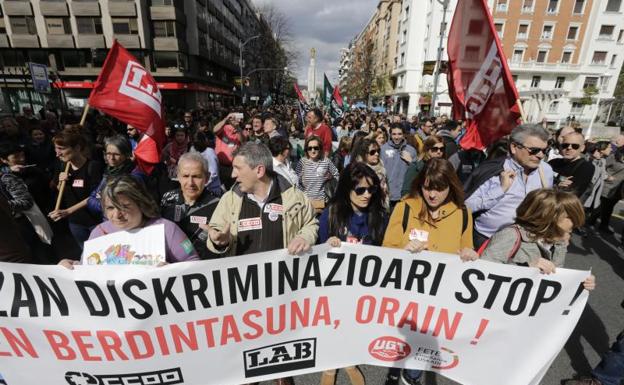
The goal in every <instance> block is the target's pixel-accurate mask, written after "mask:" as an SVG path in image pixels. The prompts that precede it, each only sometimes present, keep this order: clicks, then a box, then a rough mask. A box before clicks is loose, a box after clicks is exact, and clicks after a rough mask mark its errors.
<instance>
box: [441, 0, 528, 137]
mask: <svg viewBox="0 0 624 385" xmlns="http://www.w3.org/2000/svg"><path fill="white" fill-rule="evenodd" d="M448 56H449V71H448V83H449V95H450V96H451V100H452V101H453V116H454V118H455V119H466V120H467V131H466V135H464V137H463V138H462V141H461V146H462V147H463V148H465V149H469V148H477V149H483V148H484V147H486V146H487V145H489V144H491V143H492V142H494V141H496V140H497V139H499V138H500V137H502V136H504V135H507V134H509V133H510V132H511V130H512V129H513V128H514V127H515V126H516V125H517V124H518V119H519V118H520V110H519V108H518V106H517V104H516V101H517V100H518V91H517V90H516V87H515V85H514V82H513V79H512V77H511V72H510V71H509V67H508V65H507V59H506V58H505V54H504V53H503V49H502V47H501V43H500V40H499V39H498V34H497V32H496V30H495V28H494V22H493V20H492V15H491V14H490V11H489V9H488V6H487V2H486V0H462V1H458V2H457V8H456V9H455V15H454V16H453V22H452V23H451V28H450V31H449V38H448Z"/></svg>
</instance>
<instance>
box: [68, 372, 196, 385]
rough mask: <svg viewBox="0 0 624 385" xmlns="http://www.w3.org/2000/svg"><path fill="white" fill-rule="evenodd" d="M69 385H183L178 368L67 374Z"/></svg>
mask: <svg viewBox="0 0 624 385" xmlns="http://www.w3.org/2000/svg"><path fill="white" fill-rule="evenodd" d="M65 380H66V381H67V383H68V384H69V385H128V384H132V385H175V384H182V383H184V379H183V378H182V371H181V370H180V368H173V369H165V370H158V371H154V372H144V373H128V374H89V373H83V372H67V373H65Z"/></svg>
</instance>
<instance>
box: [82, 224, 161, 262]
mask: <svg viewBox="0 0 624 385" xmlns="http://www.w3.org/2000/svg"><path fill="white" fill-rule="evenodd" d="M163 262H165V225H164V224H160V225H153V226H148V227H142V228H140V229H136V230H129V231H118V232H115V233H111V234H107V235H103V236H101V237H97V238H94V239H91V240H88V241H86V242H85V243H84V249H83V251H82V264H83V265H150V266H152V265H153V266H155V265H158V264H159V263H163Z"/></svg>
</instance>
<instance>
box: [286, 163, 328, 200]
mask: <svg viewBox="0 0 624 385" xmlns="http://www.w3.org/2000/svg"><path fill="white" fill-rule="evenodd" d="M296 172H297V175H298V176H299V188H300V189H301V191H303V192H304V194H305V195H306V196H307V197H308V198H310V199H315V200H325V199H326V197H325V191H324V189H323V184H324V183H325V180H327V179H330V178H334V179H338V169H337V168H336V166H334V164H333V163H332V162H331V160H329V159H328V158H323V159H321V160H318V161H313V160H310V159H308V158H302V159H301V161H299V163H298V164H297V170H296Z"/></svg>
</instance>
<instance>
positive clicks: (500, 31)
mask: <svg viewBox="0 0 624 385" xmlns="http://www.w3.org/2000/svg"><path fill="white" fill-rule="evenodd" d="M503 25H504V24H503V23H494V29H495V30H496V33H498V37H500V38H502V37H503Z"/></svg>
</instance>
